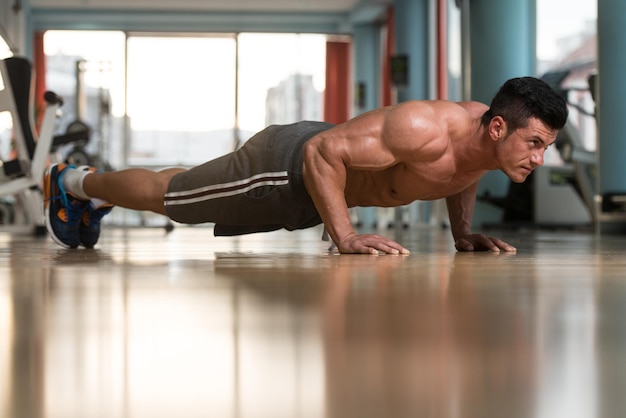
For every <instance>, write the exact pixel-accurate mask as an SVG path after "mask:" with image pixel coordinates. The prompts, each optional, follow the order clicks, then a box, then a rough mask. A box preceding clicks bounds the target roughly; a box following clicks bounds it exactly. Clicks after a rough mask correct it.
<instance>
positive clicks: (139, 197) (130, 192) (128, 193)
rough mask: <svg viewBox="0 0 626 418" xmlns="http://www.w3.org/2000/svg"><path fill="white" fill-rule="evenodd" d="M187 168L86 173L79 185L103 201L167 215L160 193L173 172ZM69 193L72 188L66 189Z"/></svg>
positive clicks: (165, 187) (162, 192) (162, 193)
mask: <svg viewBox="0 0 626 418" xmlns="http://www.w3.org/2000/svg"><path fill="white" fill-rule="evenodd" d="M182 171H186V170H185V169H183V168H168V169H165V170H163V171H158V172H157V171H151V170H146V169H143V168H129V169H127V170H121V171H112V172H106V173H92V174H88V175H86V176H85V178H84V180H83V183H82V188H83V191H84V193H85V194H86V195H87V196H89V197H90V198H98V199H102V200H106V201H107V202H110V203H111V204H113V205H115V206H121V207H124V208H128V209H135V210H148V211H151V212H155V213H159V214H161V215H166V213H165V207H164V205H163V196H165V193H167V188H168V185H169V183H170V180H171V179H172V177H174V175H176V174H178V173H180V172H182ZM68 192H70V193H72V190H68Z"/></svg>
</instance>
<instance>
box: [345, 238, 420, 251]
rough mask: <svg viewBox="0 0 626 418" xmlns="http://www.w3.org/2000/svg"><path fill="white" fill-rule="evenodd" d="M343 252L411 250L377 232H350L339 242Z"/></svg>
mask: <svg viewBox="0 0 626 418" xmlns="http://www.w3.org/2000/svg"><path fill="white" fill-rule="evenodd" d="M337 249H338V250H339V252H340V253H342V254H374V255H376V254H380V253H383V254H410V251H409V250H407V249H406V248H404V247H403V246H401V245H400V244H398V243H397V242H394V241H392V240H390V239H387V238H385V237H382V236H380V235H376V234H350V235H348V236H346V237H344V238H343V240H342V241H341V242H338V243H337Z"/></svg>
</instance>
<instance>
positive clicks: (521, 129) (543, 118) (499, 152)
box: [481, 77, 568, 183]
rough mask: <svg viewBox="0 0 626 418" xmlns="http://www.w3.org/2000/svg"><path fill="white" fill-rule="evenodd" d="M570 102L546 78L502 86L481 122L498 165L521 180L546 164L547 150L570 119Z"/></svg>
mask: <svg viewBox="0 0 626 418" xmlns="http://www.w3.org/2000/svg"><path fill="white" fill-rule="evenodd" d="M567 114H568V110H567V103H566V102H565V100H564V99H563V98H562V97H560V96H559V95H558V94H557V93H556V92H555V91H554V90H552V88H551V87H550V86H548V85H547V84H546V83H544V82H543V81H541V80H539V79H536V78H532V77H523V78H514V79H511V80H509V81H507V82H506V83H504V85H503V86H502V87H501V88H500V90H499V91H498V93H497V94H496V96H495V97H494V98H493V101H492V102H491V107H490V108H489V110H487V111H486V112H485V114H484V115H483V116H482V120H481V123H482V124H483V126H484V127H485V129H486V132H488V134H489V138H490V139H491V140H492V141H493V144H494V156H495V159H496V162H497V165H498V167H499V168H500V169H501V170H502V171H503V172H504V173H505V174H506V175H507V176H508V177H509V178H510V179H511V180H512V181H514V182H516V183H520V182H522V181H524V180H526V177H528V175H529V174H530V173H531V172H532V171H533V170H534V169H535V168H536V167H538V166H541V165H543V162H544V160H543V157H544V153H545V151H546V149H547V148H548V147H549V146H550V145H551V144H553V143H554V141H555V140H556V136H557V133H558V131H559V129H561V128H562V127H563V126H564V125H565V122H566V121H567Z"/></svg>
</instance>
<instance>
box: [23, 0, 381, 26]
mask: <svg viewBox="0 0 626 418" xmlns="http://www.w3.org/2000/svg"><path fill="white" fill-rule="evenodd" d="M11 1H20V0H11ZM392 1H393V0H177V1H172V0H28V4H29V5H30V9H31V25H32V27H33V28H34V29H36V30H47V29H96V30H126V31H192V32H195V31H216V32H220V31H241V32H245V31H261V32H274V31H275V32H299V33H310V32H316V33H328V34H333V33H338V34H341V33H350V32H351V29H352V27H353V25H354V24H355V23H361V22H373V21H375V20H377V19H380V18H381V16H383V15H384V12H385V10H386V8H387V6H388V5H389V4H391V3H392Z"/></svg>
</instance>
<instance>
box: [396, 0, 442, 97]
mask: <svg viewBox="0 0 626 418" xmlns="http://www.w3.org/2000/svg"><path fill="white" fill-rule="evenodd" d="M393 4H394V8H395V13H394V19H395V25H396V30H395V38H396V54H404V55H406V56H407V57H408V84H407V85H406V86H404V87H399V88H398V102H404V101H407V100H414V99H417V100H422V99H429V98H430V97H429V91H430V88H429V87H430V86H429V80H430V78H429V77H430V74H429V67H430V57H429V55H428V51H429V44H430V42H434V40H431V39H429V21H428V16H429V15H428V4H429V1H428V0H394V3H393Z"/></svg>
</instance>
